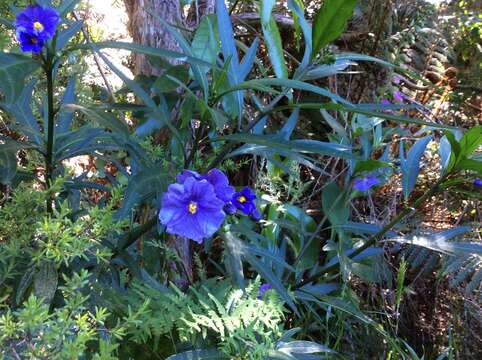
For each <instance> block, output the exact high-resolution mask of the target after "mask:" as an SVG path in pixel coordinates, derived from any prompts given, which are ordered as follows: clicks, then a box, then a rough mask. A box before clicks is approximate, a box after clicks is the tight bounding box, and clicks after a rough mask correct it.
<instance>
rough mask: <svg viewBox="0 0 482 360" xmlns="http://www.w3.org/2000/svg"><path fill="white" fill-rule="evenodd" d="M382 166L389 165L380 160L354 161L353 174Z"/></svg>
mask: <svg viewBox="0 0 482 360" xmlns="http://www.w3.org/2000/svg"><path fill="white" fill-rule="evenodd" d="M384 167H390V164H389V163H387V162H385V161H380V160H360V161H357V162H356V166H355V171H354V172H353V175H354V176H356V175H358V174H360V173H363V172H371V171H373V170H377V169H381V168H384Z"/></svg>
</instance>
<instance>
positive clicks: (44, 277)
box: [33, 262, 59, 305]
mask: <svg viewBox="0 0 482 360" xmlns="http://www.w3.org/2000/svg"><path fill="white" fill-rule="evenodd" d="M58 281H59V278H58V274H57V269H56V268H55V266H54V265H53V264H51V263H48V262H44V263H42V264H41V265H40V268H39V269H38V272H37V273H36V274H35V275H34V282H33V284H34V289H35V296H36V297H38V298H41V299H43V301H44V302H45V303H46V304H48V305H50V303H51V302H52V300H53V298H54V295H55V292H56V291H57V284H58Z"/></svg>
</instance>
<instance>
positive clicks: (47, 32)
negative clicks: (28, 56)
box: [15, 5, 60, 54]
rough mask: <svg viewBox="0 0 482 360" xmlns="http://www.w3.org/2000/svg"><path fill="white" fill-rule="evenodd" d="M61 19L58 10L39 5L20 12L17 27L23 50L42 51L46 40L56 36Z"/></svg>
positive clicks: (16, 22) (18, 38)
mask: <svg viewBox="0 0 482 360" xmlns="http://www.w3.org/2000/svg"><path fill="white" fill-rule="evenodd" d="M59 21H60V15H59V13H58V12H57V10H55V9H53V8H43V7H42V6H39V5H35V6H28V7H27V8H25V10H24V11H22V12H20V13H18V14H17V18H16V21H15V28H16V31H17V40H18V41H19V42H20V48H21V49H22V51H25V52H29V51H31V52H33V53H36V54H38V53H40V52H41V51H42V48H43V47H44V45H45V43H46V41H48V40H49V39H51V38H53V37H54V35H55V31H56V29H57V25H58V23H59Z"/></svg>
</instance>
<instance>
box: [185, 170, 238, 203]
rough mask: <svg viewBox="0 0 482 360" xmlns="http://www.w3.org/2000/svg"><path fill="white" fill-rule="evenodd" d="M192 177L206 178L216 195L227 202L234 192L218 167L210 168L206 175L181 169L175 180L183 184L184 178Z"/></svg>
mask: <svg viewBox="0 0 482 360" xmlns="http://www.w3.org/2000/svg"><path fill="white" fill-rule="evenodd" d="M190 177H193V178H195V179H196V180H207V181H208V182H209V183H210V184H211V185H212V186H213V187H214V192H215V193H216V196H217V197H218V198H219V199H220V200H222V201H224V203H226V204H227V203H229V202H230V201H231V198H232V197H233V194H234V188H233V187H232V186H230V185H229V180H228V178H227V177H226V175H225V174H224V173H223V172H222V171H221V170H219V169H211V170H209V171H208V173H207V174H206V175H201V174H199V173H198V172H196V171H193V170H183V171H182V172H181V173H180V174H178V175H177V182H178V183H179V184H183V183H184V181H186V179H188V178H190Z"/></svg>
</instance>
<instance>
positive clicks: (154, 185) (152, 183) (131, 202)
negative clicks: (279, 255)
mask: <svg viewBox="0 0 482 360" xmlns="http://www.w3.org/2000/svg"><path fill="white" fill-rule="evenodd" d="M166 188H167V174H161V173H160V172H159V169H156V168H153V169H151V168H146V169H143V171H142V172H141V173H139V174H136V175H133V176H131V177H130V178H129V185H128V186H127V189H126V191H125V194H124V201H123V204H122V208H121V209H119V211H118V212H117V213H116V218H117V219H123V218H125V217H126V216H129V215H130V214H131V213H132V212H133V211H134V208H135V207H136V206H137V205H139V204H141V203H143V202H144V201H152V200H153V199H156V198H159V197H160V195H161V193H162V192H163V191H165V190H166Z"/></svg>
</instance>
